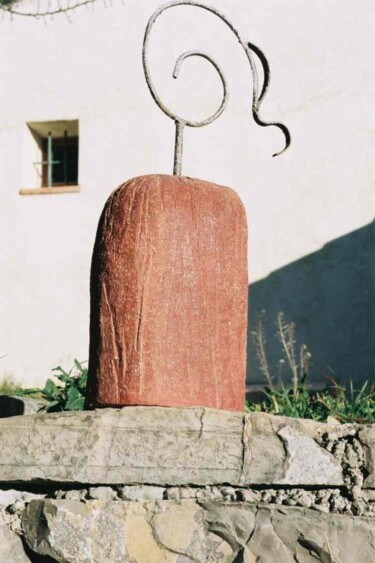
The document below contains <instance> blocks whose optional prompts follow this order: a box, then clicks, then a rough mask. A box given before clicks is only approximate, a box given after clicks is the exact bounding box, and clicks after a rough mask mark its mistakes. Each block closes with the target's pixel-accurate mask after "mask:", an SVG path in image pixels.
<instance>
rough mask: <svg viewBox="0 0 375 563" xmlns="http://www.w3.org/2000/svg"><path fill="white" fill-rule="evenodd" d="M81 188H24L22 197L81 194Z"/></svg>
mask: <svg viewBox="0 0 375 563" xmlns="http://www.w3.org/2000/svg"><path fill="white" fill-rule="evenodd" d="M79 191H80V188H79V186H56V187H55V188H23V189H21V190H20V192H19V193H20V195H41V194H44V195H47V194H70V193H74V192H79Z"/></svg>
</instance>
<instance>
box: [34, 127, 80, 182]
mask: <svg viewBox="0 0 375 563" xmlns="http://www.w3.org/2000/svg"><path fill="white" fill-rule="evenodd" d="M42 153H43V159H42V160H43V162H42V186H47V187H53V186H72V185H73V186H75V185H77V184H78V137H77V136H74V137H69V136H68V135H67V132H66V131H65V134H64V137H53V135H52V134H51V133H48V136H47V138H44V139H43V142H42Z"/></svg>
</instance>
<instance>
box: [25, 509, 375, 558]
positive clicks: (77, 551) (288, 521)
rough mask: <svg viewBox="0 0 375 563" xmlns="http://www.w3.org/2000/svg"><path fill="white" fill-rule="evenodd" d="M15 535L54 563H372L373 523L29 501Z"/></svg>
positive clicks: (297, 512) (290, 514)
mask: <svg viewBox="0 0 375 563" xmlns="http://www.w3.org/2000/svg"><path fill="white" fill-rule="evenodd" d="M21 518H22V532H23V534H24V537H25V540H26V541H27V543H28V545H29V547H30V549H31V550H32V551H33V552H35V553H38V554H40V555H48V556H49V557H51V558H52V560H54V561H58V562H60V563H102V562H103V561H110V562H113V563H120V562H129V563H158V562H159V561H160V562H167V563H172V562H173V563H188V562H200V563H209V562H217V561H220V562H224V563H225V562H227V563H229V562H233V563H234V562H243V563H245V562H247V563H275V561H277V562H278V563H296V562H297V563H313V562H318V561H320V562H321V563H353V562H354V561H361V563H372V562H373V561H374V560H375V519H371V518H365V517H355V516H348V515H332V514H325V513H320V512H316V511H313V510H309V509H305V508H296V507H278V506H274V505H268V506H267V505H259V506H255V505H253V504H250V503H238V502H232V503H227V504H223V503H220V502H204V501H202V502H199V501H194V500H183V501H167V500H164V501H148V502H128V501H123V502H118V501H117V502H116V501H108V502H105V501H98V500H92V501H88V502H86V503H82V502H80V501H72V500H33V501H31V502H30V504H29V505H28V506H27V507H26V508H25V509H24V511H23V514H22V516H21Z"/></svg>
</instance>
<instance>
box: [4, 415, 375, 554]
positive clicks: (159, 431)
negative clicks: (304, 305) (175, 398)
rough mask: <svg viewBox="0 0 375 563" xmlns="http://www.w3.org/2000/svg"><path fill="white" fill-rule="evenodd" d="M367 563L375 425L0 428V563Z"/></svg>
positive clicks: (109, 422)
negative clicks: (44, 562)
mask: <svg viewBox="0 0 375 563" xmlns="http://www.w3.org/2000/svg"><path fill="white" fill-rule="evenodd" d="M24 561H32V562H37V561H47V562H51V561H52V562H53V561H58V562H64V563H65V562H68V563H76V562H77V563H79V562H85V563H91V562H93V563H96V562H97V563H103V562H112V561H113V562H116V563H117V562H129V563H148V562H149V563H154V562H155V563H156V562H158V561H163V562H167V563H168V562H173V563H174V562H176V563H187V562H202V563H204V562H211V561H212V562H214V561H223V562H233V563H234V562H237V563H238V562H247V563H255V562H257V563H273V562H275V561H277V563H284V562H285V563H289V562H290V563H295V562H296V561H297V562H299V563H313V562H316V561H321V562H324V563H355V562H361V563H367V562H368V563H370V562H371V563H372V562H373V561H375V426H374V425H354V424H344V425H338V424H322V423H316V422H314V421H310V420H301V419H288V418H284V417H276V416H270V415H265V414H261V413H259V414H258V413H254V414H242V413H233V412H225V411H218V410H213V409H204V408H184V409H176V408H162V407H126V408H124V409H121V410H117V409H102V410H97V411H84V412H79V413H61V414H35V415H26V416H12V417H9V418H3V419H1V420H0V563H13V562H16V563H17V562H24Z"/></svg>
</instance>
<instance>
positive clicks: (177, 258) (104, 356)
mask: <svg viewBox="0 0 375 563" xmlns="http://www.w3.org/2000/svg"><path fill="white" fill-rule="evenodd" d="M247 293H248V281H247V225H246V217H245V211H244V208H243V205H242V202H241V200H240V199H239V197H238V196H237V194H236V193H235V192H234V191H233V190H231V189H229V188H226V187H223V186H218V185H215V184H211V183H209V182H205V181H203V180H196V179H192V178H185V177H176V176H166V175H164V176H163V175H150V176H142V177H139V178H134V179H133V180H130V181H128V182H126V183H125V184H123V185H122V186H120V187H119V188H118V189H117V190H116V191H115V192H114V193H113V194H112V195H111V197H110V198H109V200H108V201H107V203H106V205H105V208H104V211H103V214H102V217H101V219H100V222H99V226H98V232H97V237H96V242H95V247H94V253H93V259H92V268H91V320H90V359H89V375H88V389H87V406H123V405H162V406H180V407H183V406H197V407H199V406H205V407H215V408H220V409H226V410H238V411H242V410H243V408H244V401H245V362H246V327H247Z"/></svg>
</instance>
